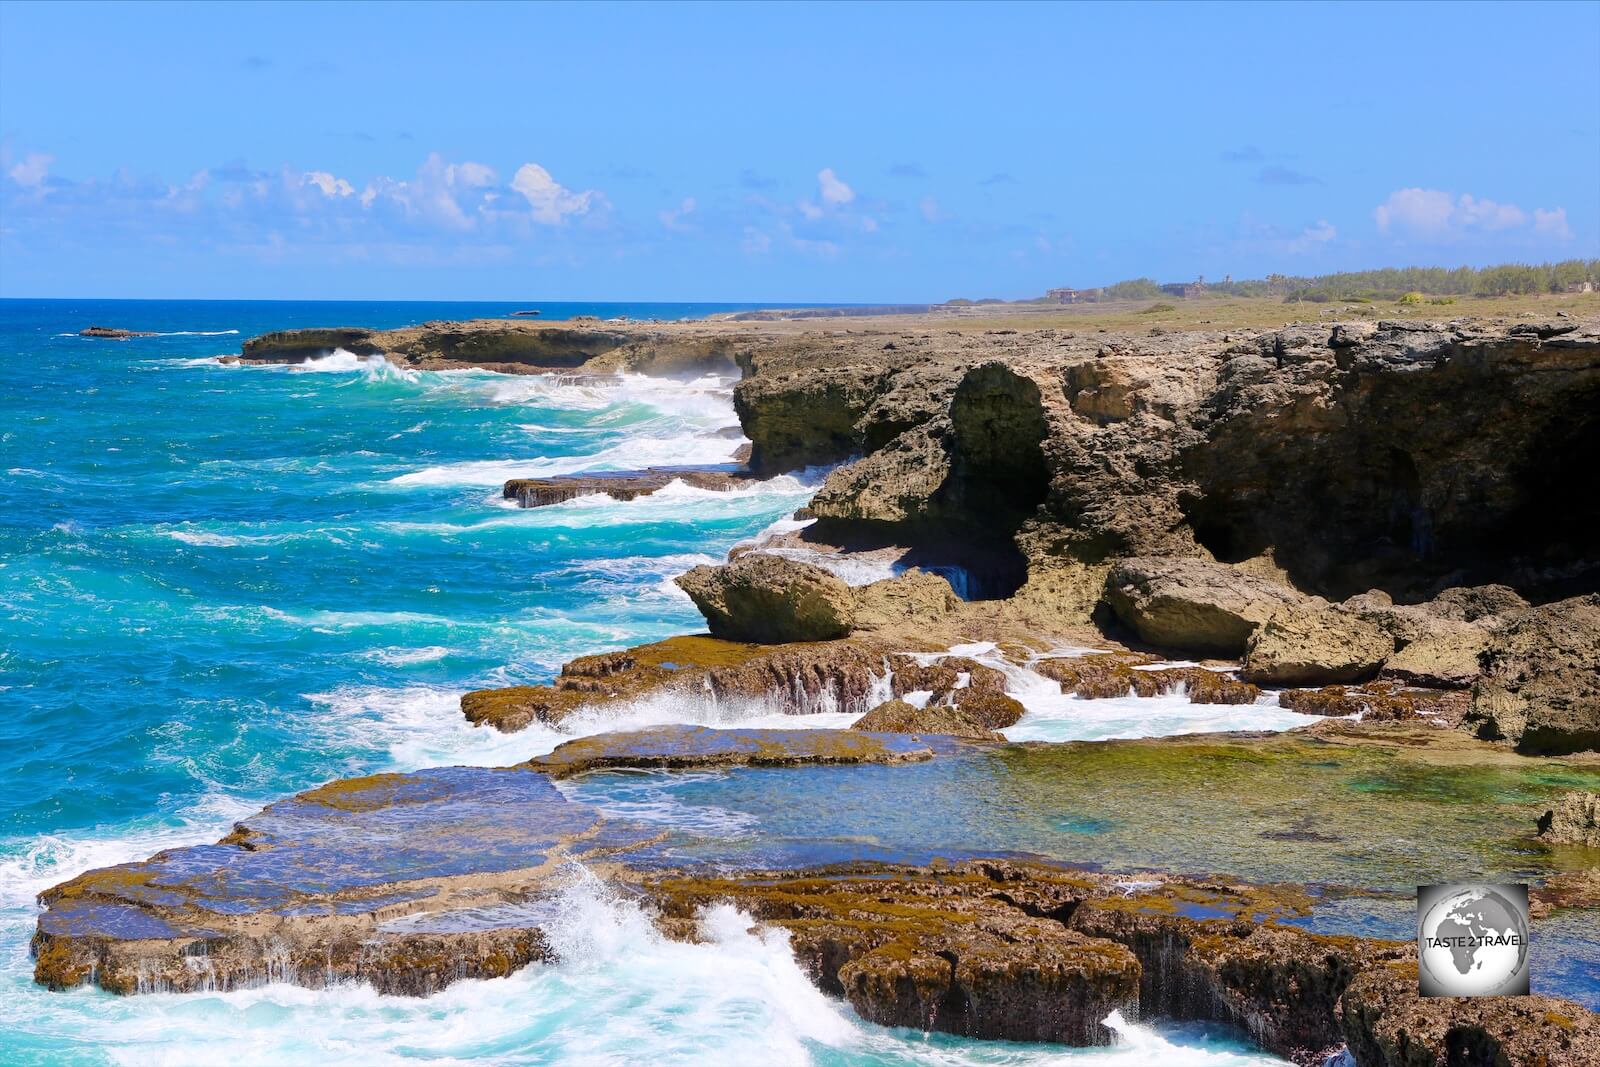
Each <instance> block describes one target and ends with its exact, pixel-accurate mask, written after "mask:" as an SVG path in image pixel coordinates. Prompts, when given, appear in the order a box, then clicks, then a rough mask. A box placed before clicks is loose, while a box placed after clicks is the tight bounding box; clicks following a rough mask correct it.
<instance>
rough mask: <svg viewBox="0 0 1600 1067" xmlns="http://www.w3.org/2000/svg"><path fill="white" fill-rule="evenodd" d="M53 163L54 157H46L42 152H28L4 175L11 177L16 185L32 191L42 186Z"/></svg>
mask: <svg viewBox="0 0 1600 1067" xmlns="http://www.w3.org/2000/svg"><path fill="white" fill-rule="evenodd" d="M55 161H56V157H55V156H48V155H45V154H44V153H43V152H30V153H29V154H28V155H26V156H23V157H22V161H21V162H20V163H18V164H17V165H16V166H14V167H12V168H11V169H10V170H9V171H7V172H6V173H7V174H9V175H11V180H12V181H14V182H16V183H17V184H18V185H21V186H24V187H26V188H29V189H33V188H37V187H38V186H40V185H43V184H44V180H45V178H46V177H48V176H49V174H50V164H52V163H54V162H55Z"/></svg>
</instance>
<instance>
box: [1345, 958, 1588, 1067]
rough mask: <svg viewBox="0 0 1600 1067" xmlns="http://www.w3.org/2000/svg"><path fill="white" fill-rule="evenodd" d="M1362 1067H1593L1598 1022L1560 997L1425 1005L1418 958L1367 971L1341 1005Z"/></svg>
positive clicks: (1440, 1000) (1445, 1000) (1428, 1000)
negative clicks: (1516, 1066)
mask: <svg viewBox="0 0 1600 1067" xmlns="http://www.w3.org/2000/svg"><path fill="white" fill-rule="evenodd" d="M1339 1022H1340V1026H1341V1028H1342V1029H1343V1032H1344V1038H1345V1040H1346V1041H1347V1042H1348V1043H1349V1047H1350V1052H1351V1054H1352V1055H1353V1056H1354V1057H1355V1061H1356V1063H1358V1064H1360V1065H1361V1067H1502V1065H1519V1067H1520V1065H1530V1067H1531V1065H1538V1067H1590V1065H1591V1064H1595V1063H1600V1018H1597V1017H1596V1015H1595V1014H1594V1012H1591V1011H1588V1010H1586V1009H1584V1008H1582V1007H1579V1006H1578V1005H1576V1004H1573V1003H1571V1002H1570V1001H1565V1000H1557V999H1556V998H1554V997H1543V996H1537V995H1534V996H1525V997H1424V996H1421V995H1419V994H1418V992H1417V962H1416V959H1415V957H1412V958H1409V959H1404V958H1403V959H1397V960H1392V961H1390V962H1387V963H1384V964H1382V965H1379V966H1374V967H1369V968H1367V969H1365V970H1363V971H1361V973H1359V974H1357V975H1356V976H1355V978H1354V979H1353V980H1352V981H1351V982H1350V984H1349V987H1348V988H1347V989H1345V991H1344V994H1343V996H1342V997H1341V998H1340V1001H1339Z"/></svg>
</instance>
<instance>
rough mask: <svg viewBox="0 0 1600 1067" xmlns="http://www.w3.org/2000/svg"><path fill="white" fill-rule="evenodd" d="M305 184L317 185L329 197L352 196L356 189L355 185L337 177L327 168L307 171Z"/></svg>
mask: <svg viewBox="0 0 1600 1067" xmlns="http://www.w3.org/2000/svg"><path fill="white" fill-rule="evenodd" d="M305 184H306V185H315V186H316V187H317V188H318V189H321V190H322V195H323V196H328V197H333V196H351V195H352V194H354V193H355V191H356V190H355V186H353V185H351V184H350V183H349V182H347V181H345V180H344V179H343V178H335V177H334V176H333V175H332V174H329V173H328V172H327V171H325V170H313V171H307V172H306V176H305Z"/></svg>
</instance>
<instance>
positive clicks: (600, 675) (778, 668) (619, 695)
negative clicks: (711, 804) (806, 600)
mask: <svg viewBox="0 0 1600 1067" xmlns="http://www.w3.org/2000/svg"><path fill="white" fill-rule="evenodd" d="M889 652H890V649H889V648H887V647H879V646H877V645H875V644H874V643H872V642H870V641H867V640H863V639H856V640H852V641H849V642H845V641H828V642H816V643H802V644H790V645H759V644H751V643H743V642H737V641H723V640H720V639H718V638H713V637H704V636H700V637H675V638H670V639H668V640H666V641H658V642H656V643H654V644H650V645H640V646H638V647H635V648H630V649H626V650H623V651H620V652H603V653H599V654H597V655H593V656H580V657H578V658H577V659H575V660H573V661H571V662H570V663H568V664H567V665H566V666H564V667H562V668H561V674H560V675H559V676H558V677H557V678H556V679H555V681H554V682H552V683H551V684H550V685H526V686H512V687H509V688H504V689H483V690H478V691H476V692H472V693H467V694H466V695H465V696H463V697H462V698H461V710H462V713H463V714H464V715H465V716H466V718H467V720H468V721H469V722H472V723H474V724H476V725H480V726H492V727H494V728H495V729H498V730H502V731H513V730H521V729H523V728H525V727H527V726H529V725H531V724H533V723H535V722H537V723H541V724H543V725H545V726H560V725H561V724H562V723H563V722H564V721H565V720H566V719H567V718H569V717H570V716H573V715H576V714H579V713H583V712H592V713H594V714H596V715H604V714H606V713H607V711H608V710H610V709H611V708H612V707H616V706H622V705H626V704H628V703H629V702H632V701H642V700H652V699H653V700H666V701H671V700H684V701H704V702H707V703H709V704H710V705H711V706H713V707H715V706H718V705H723V706H728V705H732V706H734V707H738V706H739V705H741V704H747V705H753V704H756V703H758V702H759V703H760V704H761V705H763V706H764V707H766V708H768V709H771V710H776V711H783V712H787V713H789V714H806V713H809V712H814V711H823V710H830V711H832V710H838V711H850V710H855V711H866V710H867V709H868V708H870V707H872V706H873V704H874V703H875V701H874V700H873V693H874V692H875V691H876V690H877V689H878V686H879V683H880V679H881V678H882V677H883V675H884V674H885V673H886V668H885V658H884V657H885V656H886V655H887V654H888V653H889Z"/></svg>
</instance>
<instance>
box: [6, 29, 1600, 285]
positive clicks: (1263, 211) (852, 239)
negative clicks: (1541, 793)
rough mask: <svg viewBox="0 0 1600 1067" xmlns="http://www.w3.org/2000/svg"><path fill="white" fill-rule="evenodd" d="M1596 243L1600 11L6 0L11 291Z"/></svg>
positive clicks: (1046, 275) (773, 275)
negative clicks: (58, 0)
mask: <svg viewBox="0 0 1600 1067" xmlns="http://www.w3.org/2000/svg"><path fill="white" fill-rule="evenodd" d="M1574 256H1583V257H1594V256H1600V3H1566V4H1552V5H1542V4H1528V3H1521V4H1504V5H1501V4H1482V5H1477V4H1426V5H1418V6H1407V5H1402V4H1371V5H1355V4H1350V5H1293V6H1289V5H1285V6H1268V5H1265V4H1252V5H1242V6H1236V5H1212V4H1183V5H1148V6H1132V5H1128V6H1089V5H1081V6H1046V5H1042V4H1030V5H1017V6H1008V5H1003V4H985V5H982V6H962V5H953V4H940V5H915V4H909V3H908V4H895V5H884V6H872V5H849V6H827V5H803V6H801V5H797V6H786V5H765V4H764V5H759V6H755V5H752V6H744V7H739V6H731V5H722V6H694V5H689V6H669V5H665V4H655V5H648V6H644V5H640V6H587V5H586V6H569V5H563V6H511V5H509V4H490V5H481V6H478V5H472V4H453V5H449V6H428V5H420V4H418V5H403V4H394V5H378V4H352V5H340V4H331V3H330V4H316V5H313V4H285V5H276V4H260V5H245V4H228V5H222V4H217V5H183V6H169V5H138V4H132V3H127V4H116V5H108V6H92V5H69V4H31V3H22V2H18V0H7V2H6V3H4V4H0V295H5V296H105V297H118V296H125V297H240V298H243V297H263V298H290V299H293V298H315V297H329V298H352V299H361V298H395V299H413V298H415V299H430V298H432V299H451V298H461V299H474V298H476V299H513V300H515V299H529V300H534V299H546V300H561V299H602V300H603V299H614V300H643V299H660V300H750V301H804V300H810V301H923V300H938V299H944V298H949V297H955V296H967V297H981V296H1005V297H1018V296H1029V295H1034V294H1037V293H1039V292H1042V291H1043V290H1044V289H1045V288H1047V287H1050V286H1056V285H1088V284H1096V283H1104V282H1109V281H1115V280H1118V279H1121V278H1126V277H1133V276H1139V275H1152V276H1156V277H1157V278H1158V279H1159V280H1173V279H1186V278H1191V277H1193V276H1195V275H1197V274H1205V275H1207V276H1209V277H1221V276H1223V275H1225V274H1232V275H1234V276H1236V277H1259V276H1262V275H1264V274H1266V273H1268V272H1272V271H1282V272H1286V273H1294V274H1309V273H1320V272H1327V271H1331V270H1341V269H1352V268H1362V267H1371V266H1385V265H1403V264H1410V263H1428V264H1447V265H1457V264H1461V263H1470V264H1480V265H1481V264H1486V263H1492V262H1501V261H1507V260H1518V261H1540V260H1546V259H1563V258H1570V257H1574Z"/></svg>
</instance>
